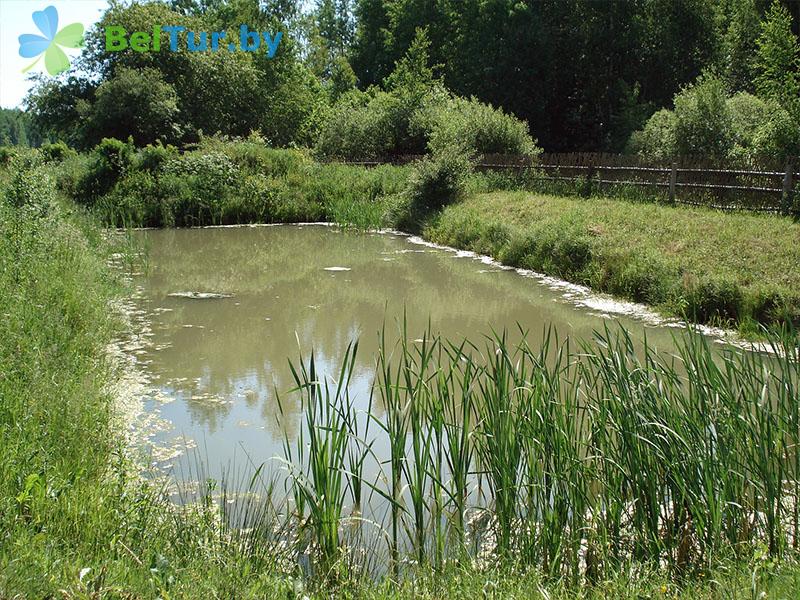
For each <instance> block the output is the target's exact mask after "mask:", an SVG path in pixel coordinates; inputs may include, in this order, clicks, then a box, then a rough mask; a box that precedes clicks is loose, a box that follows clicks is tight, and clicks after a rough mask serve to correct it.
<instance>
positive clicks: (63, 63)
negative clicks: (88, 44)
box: [19, 6, 83, 75]
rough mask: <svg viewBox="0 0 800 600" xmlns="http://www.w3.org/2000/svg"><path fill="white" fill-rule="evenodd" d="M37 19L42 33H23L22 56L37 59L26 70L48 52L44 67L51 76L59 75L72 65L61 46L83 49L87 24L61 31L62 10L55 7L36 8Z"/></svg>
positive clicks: (35, 15) (68, 26)
mask: <svg viewBox="0 0 800 600" xmlns="http://www.w3.org/2000/svg"><path fill="white" fill-rule="evenodd" d="M31 16H32V17H33V22H34V24H35V25H36V27H37V28H38V29H39V31H41V32H42V35H37V34H35V33H25V34H23V35H21V36H19V55H20V56H21V57H22V58H33V57H36V60H35V61H33V62H32V63H31V64H30V65H28V66H27V67H26V68H24V69H23V70H22V72H23V73H26V72H28V71H30V70H31V69H32V68H33V67H34V66H35V65H36V63H38V62H39V60H40V59H41V58H42V54H44V68H45V69H46V70H47V72H48V73H50V75H58V74H59V73H61V72H62V71H66V70H67V69H68V68H69V57H68V56H67V55H66V54H65V53H64V51H63V50H62V49H61V48H80V47H81V46H82V45H83V25H81V24H80V23H71V24H70V25H67V26H66V27H64V28H63V29H62V30H61V31H59V30H58V11H57V10H56V9H55V7H54V6H48V7H47V8H45V9H44V10H37V11H34V13H33V15H31Z"/></svg>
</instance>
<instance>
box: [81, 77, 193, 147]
mask: <svg viewBox="0 0 800 600" xmlns="http://www.w3.org/2000/svg"><path fill="white" fill-rule="evenodd" d="M179 113H180V110H179V109H178V96H177V94H176V92H175V88H174V87H173V86H172V85H170V84H169V83H167V82H166V81H164V78H163V76H162V74H161V72H160V71H158V70H156V69H153V68H150V67H147V68H143V69H138V70H134V69H129V68H125V67H121V68H119V69H118V70H117V72H116V74H115V76H114V78H113V79H109V80H107V81H104V82H103V83H101V84H100V85H99V86H98V88H97V90H96V91H95V101H94V103H93V104H92V106H91V111H90V113H89V115H88V118H89V120H90V124H89V125H88V128H89V130H90V131H91V135H92V137H96V138H120V139H125V138H127V137H128V136H131V137H132V138H133V141H134V143H136V145H138V146H143V145H145V144H151V143H153V142H155V141H157V140H158V141H163V142H174V141H176V140H179V139H180V137H181V129H180V125H179V123H178V115H179Z"/></svg>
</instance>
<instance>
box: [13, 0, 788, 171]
mask: <svg viewBox="0 0 800 600" xmlns="http://www.w3.org/2000/svg"><path fill="white" fill-rule="evenodd" d="M306 4H307V3H304V2H300V1H299V0H172V1H162V2H137V1H134V2H123V1H120V0H112V2H111V3H110V8H109V9H108V10H107V11H106V13H105V14H104V16H103V17H102V19H101V21H100V23H99V24H98V25H97V26H96V27H95V28H93V29H92V30H91V31H90V32H89V33H88V34H87V38H86V46H85V48H84V51H83V53H82V55H81V58H80V59H79V60H78V61H77V64H76V65H75V67H74V69H73V70H72V71H70V72H68V73H66V74H64V75H62V76H61V77H60V78H58V79H55V80H53V79H46V80H45V79H42V80H40V82H39V83H38V85H37V86H36V88H35V89H34V91H33V92H32V93H31V94H30V95H29V97H28V98H27V105H28V108H29V110H30V112H31V114H32V116H33V120H34V122H35V123H36V125H37V126H38V127H39V128H41V129H42V130H43V131H46V132H47V133H48V134H49V135H51V136H52V137H57V138H60V139H64V140H65V141H67V142H68V143H70V144H71V145H74V146H76V147H92V146H93V145H95V144H97V143H98V142H99V141H100V140H101V139H103V138H105V137H116V138H120V139H126V138H127V137H128V136H131V137H132V138H133V140H134V142H135V143H137V144H139V145H144V144H148V143H154V142H156V141H161V142H163V143H173V144H185V143H191V142H193V141H196V140H198V139H199V138H200V137H202V136H203V135H210V134H216V133H219V134H223V135H229V136H245V135H247V134H249V132H250V131H253V130H258V131H259V132H260V133H261V135H262V136H264V138H266V139H267V140H268V141H269V142H270V143H271V144H273V145H276V146H291V145H297V146H318V147H319V146H325V147H326V148H327V150H324V152H326V153H328V154H330V153H331V145H332V144H344V145H346V146H348V148H350V151H349V152H351V153H357V152H358V146H359V144H368V142H374V141H375V140H378V143H377V146H376V144H374V143H372V146H371V147H370V148H366V150H365V152H366V153H372V154H377V153H393V152H395V153H397V152H400V151H403V150H420V149H421V150H422V151H425V150H426V149H431V144H432V143H435V142H434V141H433V140H434V138H437V136H438V138H437V139H439V140H440V141H441V140H443V139H445V138H447V135H445V133H442V132H445V131H452V130H453V129H454V128H455V129H458V126H457V125H452V124H451V123H450V121H457V120H458V115H456V114H455V112H458V111H460V112H461V113H464V111H465V110H467V112H469V111H472V112H471V113H470V114H471V115H472V117H473V118H474V119H473V120H478V121H480V120H487V119H488V120H489V121H491V124H490V126H488V131H483V129H481V128H480V127H478V129H476V130H474V131H472V132H471V133H470V134H469V136H468V137H470V139H471V140H472V141H474V142H479V143H478V145H481V143H482V142H481V140H480V139H478V138H481V137H483V138H487V137H493V138H497V136H498V135H499V136H500V138H501V139H500V142H499V143H498V142H497V140H496V139H494V141H492V140H488V141H486V143H484V144H483V146H486V147H497V149H504V146H503V144H504V143H505V142H504V141H503V139H505V138H504V136H505V137H508V136H506V134H505V133H503V132H505V131H506V130H509V131H510V130H512V129H514V128H515V127H517V123H520V122H521V123H524V124H525V125H526V126H527V128H528V130H529V132H530V134H531V135H532V137H533V138H534V139H535V140H537V142H538V146H540V147H543V148H545V149H546V150H550V151H584V150H592V151H611V152H620V151H626V150H628V151H636V152H640V153H642V154H654V153H658V152H661V153H662V154H663V153H667V154H669V153H673V154H674V153H681V152H697V153H709V152H710V153H716V154H719V155H721V156H727V157H730V156H741V155H745V154H748V153H749V154H753V153H765V154H770V155H772V156H774V155H776V154H777V155H786V154H792V153H800V125H799V124H800V101H799V100H798V96H800V84H799V83H798V82H800V58H799V57H800V52H799V51H798V41H797V37H796V36H797V33H798V26H799V24H800V2H798V1H797V0H610V1H605V2H595V1H592V0H536V1H533V0H528V1H522V0H316V2H315V4H314V6H313V7H312V8H311V10H308V9H307V6H306ZM241 23H247V24H248V25H249V26H250V27H251V28H253V29H256V28H258V29H261V30H272V31H275V30H282V31H284V33H285V35H284V41H283V42H282V43H281V46H280V48H279V50H278V53H277V54H276V56H275V57H274V58H273V59H268V58H266V56H264V55H262V54H261V53H245V52H235V53H226V52H223V53H190V52H186V51H181V52H159V53H154V52H151V53H135V52H117V53H109V52H106V51H105V50H104V38H103V35H102V32H103V28H104V27H105V26H106V25H110V24H114V25H122V26H124V27H125V28H126V29H127V30H129V31H148V30H151V29H152V27H153V26H154V25H157V24H171V25H181V26H185V27H186V28H187V30H225V29H229V30H234V29H236V28H238V26H239V24H241ZM183 46H184V47H185V44H183ZM412 55H413V56H412ZM404 58H405V59H407V60H406V63H405V64H406V68H405V71H403V73H400V74H398V67H399V65H400V64H401V63H402V62H403V60H404ZM420 60H422V61H424V65H422V66H420V65H419V61H420ZM415 61H416V63H415ZM412 64H416V65H417V68H416V70H414V69H411V70H409V65H412ZM415 77H417V79H414V78H415ZM401 80H402V81H401ZM464 103H468V106H469V108H467V109H465V106H467V105H465V104H464ZM489 105H490V106H491V107H494V108H493V109H488V108H487V107H488V106H489ZM462 120H463V119H462ZM365 123H366V125H365ZM704 123H705V124H706V125H707V124H708V123H712V124H714V125H715V126H716V127H718V129H715V130H712V131H710V133H708V132H707V133H706V134H705V135H706V137H707V138H709V139H708V140H707V139H704V138H703V125H704ZM764 123H768V126H765V127H761V128H760V129H759V127H756V125H759V126H761V125H764ZM484 129H486V128H484ZM706 129H708V127H706ZM437 131H438V132H439V133H436V132H437ZM518 133H519V132H518V131H515V133H513V134H509V136H510V137H511V138H513V139H512V142H511V146H514V145H516V146H520V144H522V145H523V146H526V145H527V143H526V142H520V138H519V135H518ZM450 137H451V138H452V136H450ZM462 137H463V136H462ZM719 140H722V141H719ZM368 145H369V144H368ZM473 145H474V144H473ZM715 145H716V146H719V147H716V146H715ZM506 149H513V148H512V147H509V148H506ZM334 153H335V152H334Z"/></svg>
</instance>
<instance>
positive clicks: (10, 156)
mask: <svg viewBox="0 0 800 600" xmlns="http://www.w3.org/2000/svg"><path fill="white" fill-rule="evenodd" d="M17 154H18V152H17V149H16V148H14V146H0V166H6V165H10V164H11V161H12V160H14V157H15V156H17Z"/></svg>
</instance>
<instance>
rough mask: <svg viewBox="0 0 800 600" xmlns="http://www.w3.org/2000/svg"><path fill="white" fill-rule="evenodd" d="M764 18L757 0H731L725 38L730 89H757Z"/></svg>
mask: <svg viewBox="0 0 800 600" xmlns="http://www.w3.org/2000/svg"><path fill="white" fill-rule="evenodd" d="M760 31H761V22H760V15H759V12H758V9H757V7H756V3H755V0H731V5H730V15H729V23H728V26H727V30H726V31H725V36H724V39H723V51H724V54H725V56H724V72H725V81H726V83H727V84H728V88H729V89H730V90H731V91H747V92H752V91H754V90H755V84H754V79H755V64H754V59H753V57H754V56H755V54H756V50H757V44H756V40H757V39H758V36H759V33H760Z"/></svg>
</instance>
